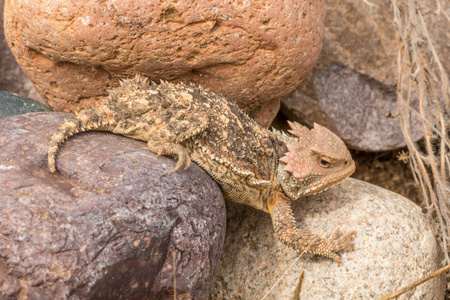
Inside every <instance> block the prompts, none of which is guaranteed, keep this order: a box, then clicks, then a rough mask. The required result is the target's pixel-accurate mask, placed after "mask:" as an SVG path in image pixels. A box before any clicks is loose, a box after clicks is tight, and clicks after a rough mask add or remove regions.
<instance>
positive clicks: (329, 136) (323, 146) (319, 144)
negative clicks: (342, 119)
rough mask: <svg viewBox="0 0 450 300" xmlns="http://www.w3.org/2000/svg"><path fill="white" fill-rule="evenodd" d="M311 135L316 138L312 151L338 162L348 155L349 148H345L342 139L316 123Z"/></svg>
mask: <svg viewBox="0 0 450 300" xmlns="http://www.w3.org/2000/svg"><path fill="white" fill-rule="evenodd" d="M311 133H312V135H313V136H314V137H315V142H314V146H313V147H311V151H314V152H316V153H317V154H320V155H325V156H327V157H329V158H333V159H336V160H338V159H343V158H344V157H346V156H347V155H348V149H347V146H345V144H344V142H343V141H342V140H341V138H340V137H338V136H337V135H336V134H334V133H333V132H332V131H330V130H328V129H327V128H325V127H323V126H321V125H319V124H316V123H314V128H313V129H312V130H311Z"/></svg>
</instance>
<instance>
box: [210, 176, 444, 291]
mask: <svg viewBox="0 0 450 300" xmlns="http://www.w3.org/2000/svg"><path fill="white" fill-rule="evenodd" d="M227 206H228V211H227V218H228V225H227V234H226V239H225V246H224V253H223V255H222V259H221V264H220V268H219V272H218V275H217V278H216V281H215V283H214V287H213V290H212V293H211V295H210V299H262V297H263V296H264V295H265V294H266V293H267V292H268V291H269V289H270V288H271V287H272V286H273V285H274V284H275V282H276V281H277V280H278V279H279V278H281V277H282V276H283V273H284V272H285V271H286V270H287V269H288V268H289V267H290V266H291V265H292V264H293V267H292V269H291V270H289V271H288V272H287V274H286V275H285V276H284V277H283V279H282V280H281V281H280V282H279V283H278V284H277V285H276V286H275V288H274V290H273V291H272V292H270V293H269V295H268V296H267V298H266V299H289V300H291V299H296V298H295V297H294V295H295V289H296V287H297V284H298V281H299V276H300V274H301V272H302V271H305V274H304V280H303V284H302V287H301V293H300V299H319V300H320V299H378V298H380V297H382V296H385V295H387V294H390V293H391V292H394V291H396V290H398V289H400V288H401V287H404V286H406V285H407V284H409V283H411V282H413V281H415V280H417V279H419V278H421V277H423V276H425V275H427V274H429V273H431V272H432V271H434V270H436V269H438V268H439V267H440V266H439V265H438V263H439V262H440V261H441V257H440V249H439V247H438V244H437V241H436V239H435V235H434V232H433V230H432V228H431V225H430V224H429V223H428V222H427V221H426V219H425V217H424V215H423V214H422V212H421V209H420V208H419V207H418V206H417V205H415V204H413V203H412V202H411V201H409V200H408V199H406V198H404V197H402V196H400V195H398V194H395V193H392V192H390V191H387V190H384V189H382V188H379V187H376V186H374V185H371V184H368V183H365V182H362V181H359V180H356V179H352V178H350V179H348V180H345V181H344V182H343V183H341V184H340V185H338V186H337V187H335V188H333V189H330V190H329V191H327V192H325V193H323V194H319V195H317V196H313V197H308V198H304V199H303V200H302V201H298V202H296V203H295V205H293V208H294V215H295V216H296V218H297V219H298V220H301V224H302V225H303V226H304V227H305V229H306V228H308V229H309V230H310V231H312V232H314V233H321V232H323V233H328V234H330V233H331V232H333V230H334V229H335V228H340V229H341V231H349V230H356V231H357V236H356V237H355V240H354V241H355V249H354V250H353V251H348V252H345V253H342V254H341V265H340V266H338V265H337V264H336V263H335V262H333V261H332V260H326V259H323V258H316V257H311V256H304V257H301V258H300V259H299V260H298V261H296V258H297V257H298V254H297V253H296V252H294V251H292V250H291V249H288V248H287V247H285V246H284V245H282V244H281V243H279V242H277V240H276V238H275V237H274V236H273V231H272V228H271V227H272V226H271V222H270V218H269V216H268V215H266V214H264V213H261V212H258V211H255V210H252V209H248V208H246V207H243V206H239V205H237V204H233V203H230V205H228V204H227ZM444 284H445V279H444V277H438V278H436V279H433V280H432V281H428V282H426V283H424V284H423V285H420V286H418V287H417V288H416V289H414V290H413V291H410V292H407V293H406V294H404V295H403V296H401V297H399V299H403V300H405V299H422V300H423V299H444V291H445V288H444Z"/></svg>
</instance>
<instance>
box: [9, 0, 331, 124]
mask: <svg viewBox="0 0 450 300" xmlns="http://www.w3.org/2000/svg"><path fill="white" fill-rule="evenodd" d="M322 23H323V4H322V1H321V0H313V1H310V0H298V1H292V0H271V1H268V0H257V1H248V0H245V1H206V0H196V1H190V0H189V1H188V0H181V1H174V0H164V1H147V0H145V1H144V0H139V1H131V0H126V1H120V2H116V1H108V2H97V1H93V0H88V1H84V2H80V1H75V0H65V1H63V0H60V1H51V2H48V1H43V0H37V1H12V0H7V1H6V6H5V33H6V36H7V39H8V41H9V44H10V46H11V49H12V51H13V53H14V55H15V56H16V58H17V59H18V61H19V63H20V65H21V66H22V68H23V69H24V70H25V71H26V73H27V75H28V76H29V78H30V79H31V80H32V82H33V83H34V84H35V86H36V87H37V89H38V90H39V92H40V93H41V94H42V95H43V96H45V97H46V98H47V100H48V103H49V105H50V106H51V107H52V108H54V109H55V110H63V111H72V110H79V109H80V108H83V107H86V106H89V105H91V104H92V103H93V102H95V101H98V100H99V99H100V98H102V97H104V96H105V95H106V90H107V89H110V88H111V87H113V86H116V85H118V79H119V78H120V76H121V75H123V74H125V75H133V74H135V73H141V74H143V75H146V76H148V77H150V78H151V79H153V80H158V79H164V80H171V81H184V82H194V83H196V84H201V85H202V86H204V87H207V88H209V89H210V90H212V91H213V92H215V93H221V94H223V95H224V96H225V97H226V98H228V99H230V100H235V101H236V102H237V103H238V104H239V105H240V106H241V107H242V108H243V109H244V110H246V111H247V112H249V113H250V115H251V116H253V117H255V116H257V115H258V114H260V113H263V114H264V110H265V109H266V107H267V110H268V111H269V112H271V111H274V107H275V108H276V107H277V105H278V103H279V97H281V96H282V95H284V94H286V93H288V92H290V91H292V90H293V89H295V87H296V86H297V85H298V84H299V83H300V82H301V81H302V80H303V78H305V76H306V74H307V73H308V72H309V71H310V70H311V68H312V66H313V65H314V63H315V61H316V59H317V56H318V54H319V52H320V48H321V36H322V29H323V26H322ZM266 114H267V115H269V116H270V117H271V118H273V116H274V115H273V114H272V115H271V114H270V113H266ZM267 118H268V117H267V116H265V117H264V119H265V120H262V121H261V120H260V123H265V124H264V125H266V126H267V125H268V123H270V121H271V118H270V120H267Z"/></svg>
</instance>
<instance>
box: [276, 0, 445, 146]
mask: <svg viewBox="0 0 450 300" xmlns="http://www.w3.org/2000/svg"><path fill="white" fill-rule="evenodd" d="M418 2H419V4H420V6H421V7H422V8H423V9H422V11H423V13H424V18H425V22H426V23H427V25H428V29H429V31H430V35H431V37H432V39H433V40H434V45H435V47H436V51H437V53H438V54H439V55H440V58H441V62H442V63H443V65H444V68H445V69H446V70H447V73H449V72H450V60H448V59H446V58H448V57H450V33H449V30H448V26H443V24H445V25H447V24H448V20H446V17H445V15H444V13H446V14H447V15H449V14H450V2H449V1H441V0H439V1H427V0H419V1H418ZM367 3H373V5H369V4H367ZM397 3H398V5H399V6H400V8H401V9H404V8H405V7H404V5H403V4H404V3H405V1H397ZM437 3H440V8H439V7H438V6H437ZM324 6H325V10H326V13H325V14H326V18H325V29H324V36H323V37H324V39H323V48H322V52H321V55H320V57H319V59H318V62H317V65H316V66H315V67H314V69H313V71H312V72H311V73H310V75H309V76H308V77H307V78H306V79H305V81H304V82H303V83H302V84H301V85H300V86H299V87H298V88H297V90H296V91H294V92H292V93H291V94H289V95H286V96H285V97H283V99H282V100H281V102H282V104H281V111H282V112H283V113H284V114H285V115H286V116H288V117H289V118H290V119H292V120H295V121H299V122H302V123H305V124H308V125H311V124H312V123H313V122H317V123H320V124H322V125H324V126H327V127H328V128H332V129H333V130H334V131H335V132H336V133H338V134H339V133H341V134H342V135H341V137H343V138H344V139H348V141H347V142H348V146H349V147H352V148H355V149H364V150H370V151H378V150H392V149H394V148H399V147H402V146H404V142H403V138H402V134H401V132H400V130H399V128H400V127H399V126H398V123H399V121H398V119H388V118H385V117H384V115H385V113H386V111H388V110H389V111H390V112H391V113H392V114H394V115H395V111H393V110H392V109H391V107H392V106H393V103H395V102H396V100H397V99H396V97H395V93H393V92H392V91H394V90H395V89H396V81H397V51H398V49H399V47H400V43H399V40H398V38H397V28H396V25H395V24H394V22H393V15H394V13H393V7H392V1H391V0H380V1H363V2H361V1H360V0H344V1H338V0H325V4H324ZM332 64H338V65H341V66H343V67H344V69H346V71H345V72H347V73H348V74H351V73H353V74H355V75H351V76H350V77H351V78H356V77H358V76H359V77H360V79H359V80H353V81H350V82H346V81H345V80H342V81H341V82H340V85H339V86H335V88H334V90H333V98H334V99H335V100H333V101H338V103H335V104H334V109H335V113H336V110H339V111H338V114H339V115H340V116H346V117H345V118H344V119H340V118H339V121H336V119H333V116H330V115H328V113H329V112H328V111H327V110H325V109H324V107H323V106H322V103H323V102H327V101H331V100H329V99H324V98H323V97H324V94H323V93H322V94H321V93H320V92H319V91H318V90H317V83H318V80H317V78H316V77H317V76H323V73H324V72H325V73H326V72H329V71H330V68H331V69H332V67H330V65H332ZM320 74H322V75H320ZM339 74H340V73H339V72H336V73H335V74H329V75H328V76H327V77H328V79H330V80H331V79H335V78H336V77H337V76H339ZM351 78H350V79H351ZM322 79H323V78H322ZM336 83H337V81H323V80H322V81H320V84H321V87H322V88H326V87H324V85H325V86H326V85H328V84H330V85H333V84H336ZM329 90H330V91H331V89H329ZM349 91H352V92H353V93H354V94H353V96H357V91H364V93H363V95H361V97H359V98H355V97H353V98H351V99H348V98H346V97H347V96H348V92H349ZM328 95H329V94H326V96H328ZM375 95H380V98H377V97H374V96H375ZM363 97H364V99H363ZM359 101H361V102H363V105H364V106H365V107H366V109H367V110H368V111H369V110H373V112H374V115H378V116H379V120H378V122H377V123H373V124H372V126H370V127H367V125H368V124H367V122H366V121H365V119H364V118H363V115H356V117H355V116H354V114H355V110H350V111H349V110H348V108H353V107H355V108H356V107H361V104H360V103H358V102H359ZM319 102H321V103H320V104H319ZM369 102H372V104H369ZM385 103H391V104H390V105H386V106H387V109H386V110H382V109H381V110H380V107H382V105H384V104H385ZM366 116H367V115H366ZM372 118H373V116H372ZM360 121H361V122H362V123H360V124H358V125H356V126H355V123H358V122H360ZM383 122H386V123H387V124H392V126H390V128H389V134H391V139H390V140H389V142H388V143H384V142H383V140H384V138H385V133H386V126H387V125H386V126H378V125H379V124H382V123H383ZM351 130H354V133H352V134H351V136H349V135H348V134H349V132H350V131H351ZM363 130H364V131H363ZM358 134H361V135H365V136H372V137H374V138H371V139H370V144H369V143H368V142H369V141H367V140H363V139H361V140H358V139H357V138H356V136H357V135H358ZM352 136H353V137H352ZM394 137H395V138H394ZM415 138H417V139H418V138H419V137H418V136H416V137H415ZM380 142H381V143H380ZM379 143H380V144H379ZM368 144H369V145H368Z"/></svg>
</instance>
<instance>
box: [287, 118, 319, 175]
mask: <svg viewBox="0 0 450 300" xmlns="http://www.w3.org/2000/svg"><path fill="white" fill-rule="evenodd" d="M288 124H289V126H291V129H290V130H288V132H289V133H290V134H292V135H293V136H295V137H297V138H298V139H297V141H295V142H293V143H290V144H287V145H286V146H287V148H288V152H286V153H285V154H284V156H283V157H282V158H280V161H282V162H284V163H285V164H286V166H285V168H284V169H285V170H286V171H288V172H291V173H293V174H294V176H296V177H300V172H301V171H302V170H300V169H299V168H301V166H302V165H303V164H304V162H303V160H304V158H303V156H301V155H298V153H299V152H300V151H302V150H303V149H305V148H309V147H311V146H312V145H313V144H314V141H315V139H314V134H313V133H312V131H310V130H309V129H308V128H307V127H305V126H302V125H300V124H299V123H297V122H290V121H288Z"/></svg>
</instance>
